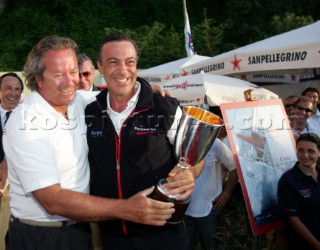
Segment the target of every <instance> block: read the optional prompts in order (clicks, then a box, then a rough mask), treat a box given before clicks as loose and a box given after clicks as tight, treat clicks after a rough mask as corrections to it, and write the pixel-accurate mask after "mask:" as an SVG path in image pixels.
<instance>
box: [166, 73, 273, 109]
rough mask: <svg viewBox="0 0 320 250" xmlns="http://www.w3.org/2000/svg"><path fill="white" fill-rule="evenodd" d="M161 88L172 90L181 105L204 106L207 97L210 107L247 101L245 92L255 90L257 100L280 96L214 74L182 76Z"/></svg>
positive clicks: (237, 80) (240, 81)
mask: <svg viewBox="0 0 320 250" xmlns="http://www.w3.org/2000/svg"><path fill="white" fill-rule="evenodd" d="M161 86H162V87H163V88H164V89H167V90H170V92H171V93H172V94H173V96H174V97H176V98H177V99H178V100H179V101H180V104H181V105H197V106H199V105H202V104H203V103H204V98H205V96H206V98H207V103H208V104H209V105H210V106H219V105H220V104H221V103H229V102H242V101H245V96H244V91H246V90H249V89H251V90H253V91H252V92H251V95H252V97H253V98H255V99H259V100H266V99H277V98H278V95H276V94H274V93H273V92H271V91H269V90H267V89H264V88H261V87H259V86H257V85H255V84H252V83H250V82H247V81H243V80H240V79H237V78H233V77H227V76H219V75H213V74H206V73H203V72H201V73H200V74H195V75H188V76H182V77H178V78H175V79H172V80H170V81H167V82H165V83H163V84H161Z"/></svg>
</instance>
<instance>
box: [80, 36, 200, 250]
mask: <svg viewBox="0 0 320 250" xmlns="http://www.w3.org/2000/svg"><path fill="white" fill-rule="evenodd" d="M137 63H138V48H137V45H136V43H135V41H134V40H132V39H131V38H130V37H128V36H126V35H124V34H114V35H110V36H107V37H106V38H105V39H104V40H103V41H102V43H101V45H100V50H99V58H98V68H99V71H100V73H101V74H102V75H103V76H104V78H105V80H106V82H107V83H108V88H107V89H104V90H103V91H102V92H101V93H100V94H98V95H97V100H96V101H95V102H93V103H91V104H89V105H88V106H87V107H86V110H85V115H86V123H87V125H88V130H87V141H88V145H89V162H90V171H91V186H90V192H91V194H93V195H96V196H102V197H108V198H120V199H126V198H128V197H130V196H131V195H132V194H134V193H135V192H139V191H141V190H144V189H145V188H146V187H149V186H150V185H155V184H156V183H157V181H158V180H160V179H162V178H167V180H168V183H167V184H166V185H165V188H166V189H167V190H168V194H169V195H170V194H178V193H179V194H180V196H179V198H177V199H179V200H184V199H186V198H188V197H189V196H190V195H191V192H192V191H193V187H194V179H195V178H196V177H197V176H198V175H199V173H200V172H201V170H202V167H203V162H201V164H198V165H197V166H193V167H190V168H189V169H188V170H182V169H180V168H178V167H175V165H176V163H177V161H176V159H175V156H174V152H173V151H174V148H173V142H174V138H175V133H176V129H177V125H178V121H179V119H180V117H181V115H182V111H181V109H180V107H179V103H178V101H177V100H176V99H175V98H170V97H165V98H164V97H161V96H159V95H157V94H153V93H152V90H151V86H150V85H149V83H148V82H147V81H145V80H144V79H142V78H139V77H137ZM98 225H99V227H100V230H101V233H102V244H103V248H104V249H105V250H107V249H140V250H144V249H145V250H149V249H153V250H156V249H161V250H162V249H186V241H187V236H186V232H185V228H184V224H183V223H178V224H176V225H170V226H164V227H154V226H145V225H141V224H140V223H130V222H128V221H126V220H114V221H104V222H99V223H98Z"/></svg>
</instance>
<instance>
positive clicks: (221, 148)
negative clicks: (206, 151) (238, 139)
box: [213, 138, 236, 171]
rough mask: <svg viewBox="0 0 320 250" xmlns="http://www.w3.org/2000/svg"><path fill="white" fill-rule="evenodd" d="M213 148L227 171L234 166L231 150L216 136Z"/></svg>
mask: <svg viewBox="0 0 320 250" xmlns="http://www.w3.org/2000/svg"><path fill="white" fill-rule="evenodd" d="M213 147H214V148H213V150H214V152H215V154H216V156H217V158H218V159H219V160H220V161H221V162H222V163H223V164H224V165H225V166H226V168H227V169H228V171H232V170H234V169H235V168H236V163H235V160H234V157H233V153H232V151H231V150H230V149H229V148H228V147H227V146H226V145H225V144H224V143H223V142H222V141H221V140H220V139H218V138H216V139H215V141H214V143H213Z"/></svg>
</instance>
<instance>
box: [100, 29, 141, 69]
mask: <svg viewBox="0 0 320 250" xmlns="http://www.w3.org/2000/svg"><path fill="white" fill-rule="evenodd" d="M121 41H128V42H131V43H132V45H133V46H134V48H135V50H136V52H137V55H138V51H139V49H138V45H137V44H136V42H135V41H134V40H133V39H132V38H131V37H130V36H128V35H126V34H122V33H116V34H111V35H108V36H106V37H105V38H104V39H103V40H102V42H101V43H100V47H99V55H98V61H99V62H100V63H102V48H103V46H104V45H105V44H106V43H110V42H121Z"/></svg>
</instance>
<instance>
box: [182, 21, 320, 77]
mask: <svg viewBox="0 0 320 250" xmlns="http://www.w3.org/2000/svg"><path fill="white" fill-rule="evenodd" d="M319 44H320V21H317V22H315V23H313V24H310V25H307V26H304V27H301V28H298V29H295V30H292V31H289V32H286V33H283V34H280V35H277V36H273V37H270V38H268V39H265V40H262V41H259V42H256V43H252V44H249V45H247V46H244V47H241V48H238V49H235V50H232V51H229V52H227V53H223V54H221V55H218V56H215V57H212V58H210V59H208V60H206V61H202V62H199V63H194V64H192V65H189V66H186V67H182V68H181V71H183V72H184V73H185V74H197V73H199V72H201V71H204V72H206V73H211V74H217V75H233V76H234V75H240V76H242V79H246V80H248V81H250V82H292V81H294V82H297V81H299V80H300V79H298V78H299V77H297V76H292V75H290V74H294V73H297V72H299V75H301V74H303V75H310V78H311V77H312V76H314V70H315V69H316V70H317V72H318V73H319V71H320V47H319ZM249 72H251V73H250V74H252V75H250V74H249V75H247V76H246V74H248V73H249ZM255 78H256V79H255Z"/></svg>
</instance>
